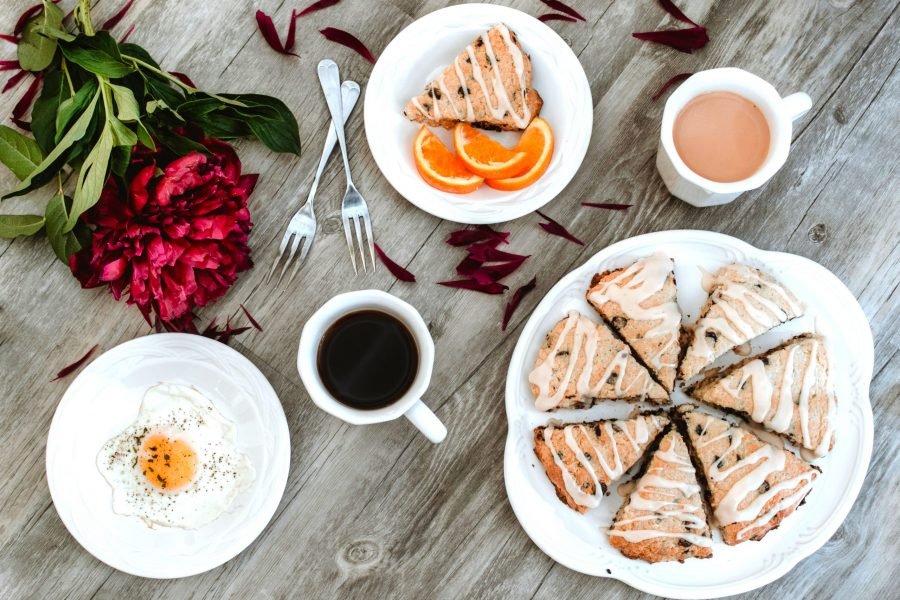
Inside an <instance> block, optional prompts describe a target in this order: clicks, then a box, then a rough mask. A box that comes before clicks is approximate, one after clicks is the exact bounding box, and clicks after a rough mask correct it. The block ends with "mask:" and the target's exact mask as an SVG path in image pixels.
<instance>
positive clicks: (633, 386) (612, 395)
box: [528, 310, 669, 411]
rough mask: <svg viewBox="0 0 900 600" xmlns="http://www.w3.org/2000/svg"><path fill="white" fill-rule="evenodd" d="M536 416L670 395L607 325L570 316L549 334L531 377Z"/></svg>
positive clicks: (573, 313)
mask: <svg viewBox="0 0 900 600" xmlns="http://www.w3.org/2000/svg"><path fill="white" fill-rule="evenodd" d="M528 382H529V383H530V384H531V391H532V393H533V394H534V397H535V407H536V408H537V409H538V410H545V411H546V410H555V409H558V408H583V407H585V406H590V405H591V404H593V403H594V402H597V401H601V400H629V401H641V400H649V401H651V402H655V403H658V404H663V403H666V402H668V401H669V395H668V393H666V390H665V389H663V387H662V386H661V385H659V384H658V383H657V382H656V381H654V380H653V378H652V377H651V376H650V373H649V372H648V371H647V369H645V368H644V367H643V365H641V364H640V363H638V362H637V361H636V360H635V359H634V356H632V354H631V349H630V348H629V347H628V346H627V345H625V344H624V343H623V342H622V341H621V340H619V339H618V338H617V337H616V336H615V335H613V333H612V331H610V330H609V328H608V327H607V326H606V325H604V324H603V323H597V322H595V321H592V320H591V319H589V318H587V317H585V316H584V315H582V314H581V313H579V312H578V311H576V310H572V311H570V312H569V313H568V315H566V317H565V318H563V319H562V320H561V321H559V322H558V323H557V324H556V325H555V326H554V327H553V329H551V330H550V332H549V333H548V334H547V337H546V339H545V340H544V344H543V345H542V346H541V348H540V349H539V350H538V356H537V361H536V362H535V366H534V369H533V370H532V371H531V373H529V375H528Z"/></svg>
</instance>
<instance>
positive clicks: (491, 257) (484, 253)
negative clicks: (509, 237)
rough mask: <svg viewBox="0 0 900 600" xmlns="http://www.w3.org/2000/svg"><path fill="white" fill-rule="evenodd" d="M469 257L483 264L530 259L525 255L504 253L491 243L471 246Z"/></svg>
mask: <svg viewBox="0 0 900 600" xmlns="http://www.w3.org/2000/svg"><path fill="white" fill-rule="evenodd" d="M468 250H469V256H470V257H472V258H473V259H475V260H477V261H481V262H504V261H507V260H524V259H526V258H528V257H529V256H531V255H530V254H529V255H523V254H513V253H512V252H504V251H503V250H499V249H497V247H496V246H494V245H493V244H490V243H485V244H473V245H471V246H469V248H468Z"/></svg>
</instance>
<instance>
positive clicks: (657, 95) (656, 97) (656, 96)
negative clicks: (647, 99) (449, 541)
mask: <svg viewBox="0 0 900 600" xmlns="http://www.w3.org/2000/svg"><path fill="white" fill-rule="evenodd" d="M691 75H693V73H679V74H678V75H675V76H674V77H672V78H671V79H669V80H668V81H667V82H665V83H664V84H662V87H661V88H659V89H658V90H656V93H655V94H653V101H654V102H655V101H656V100H659V99H660V97H661V96H662V95H663V94H665V93H666V90H667V89H669V88H670V87H672V86H673V85H675V84H678V83H681V82H682V81H684V80H685V79H687V78H688V77H690V76H691Z"/></svg>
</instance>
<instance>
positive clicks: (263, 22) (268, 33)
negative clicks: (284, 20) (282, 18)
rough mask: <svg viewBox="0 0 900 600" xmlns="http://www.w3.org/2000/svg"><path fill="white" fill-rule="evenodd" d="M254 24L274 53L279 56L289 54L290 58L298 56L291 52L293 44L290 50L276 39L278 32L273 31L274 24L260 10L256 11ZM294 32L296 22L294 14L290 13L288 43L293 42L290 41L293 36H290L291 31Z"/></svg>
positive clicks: (270, 18)
mask: <svg viewBox="0 0 900 600" xmlns="http://www.w3.org/2000/svg"><path fill="white" fill-rule="evenodd" d="M256 24H257V26H259V31H260V33H262V35H263V38H265V40H266V43H267V44H269V47H270V48H272V50H274V51H275V52H278V53H279V54H290V55H292V56H298V55H297V54H294V53H293V52H291V50H292V49H293V44H292V45H291V46H292V47H291V48H288V47H287V45H286V44H282V43H281V39H280V38H279V37H278V31H276V30H275V23H273V22H272V17H270V16H269V15H267V14H266V13H264V12H263V11H261V10H258V11H256ZM295 30H296V21H295V20H294V14H293V13H291V25H290V27H289V28H288V41H290V42H293V40H292V39H291V38H292V37H293V36H292V35H291V34H292V32H293V31H295Z"/></svg>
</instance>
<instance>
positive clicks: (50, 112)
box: [31, 69, 68, 152]
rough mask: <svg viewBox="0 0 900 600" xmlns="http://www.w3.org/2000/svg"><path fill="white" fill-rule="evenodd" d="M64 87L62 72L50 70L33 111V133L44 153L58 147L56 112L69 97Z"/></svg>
mask: <svg viewBox="0 0 900 600" xmlns="http://www.w3.org/2000/svg"><path fill="white" fill-rule="evenodd" d="M64 86H65V82H64V81H63V74H62V72H61V71H60V70H59V69H52V70H48V71H47V72H46V75H45V76H44V84H43V85H42V86H41V95H40V96H38V99H37V100H36V101H35V103H34V108H32V109H31V133H32V135H34V139H35V141H37V143H38V146H40V147H41V150H43V151H44V152H50V151H51V150H53V146H55V145H56V112H57V111H58V110H59V105H60V103H61V102H63V101H64V100H65V99H66V97H68V90H67V89H66V88H65V87H64Z"/></svg>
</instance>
